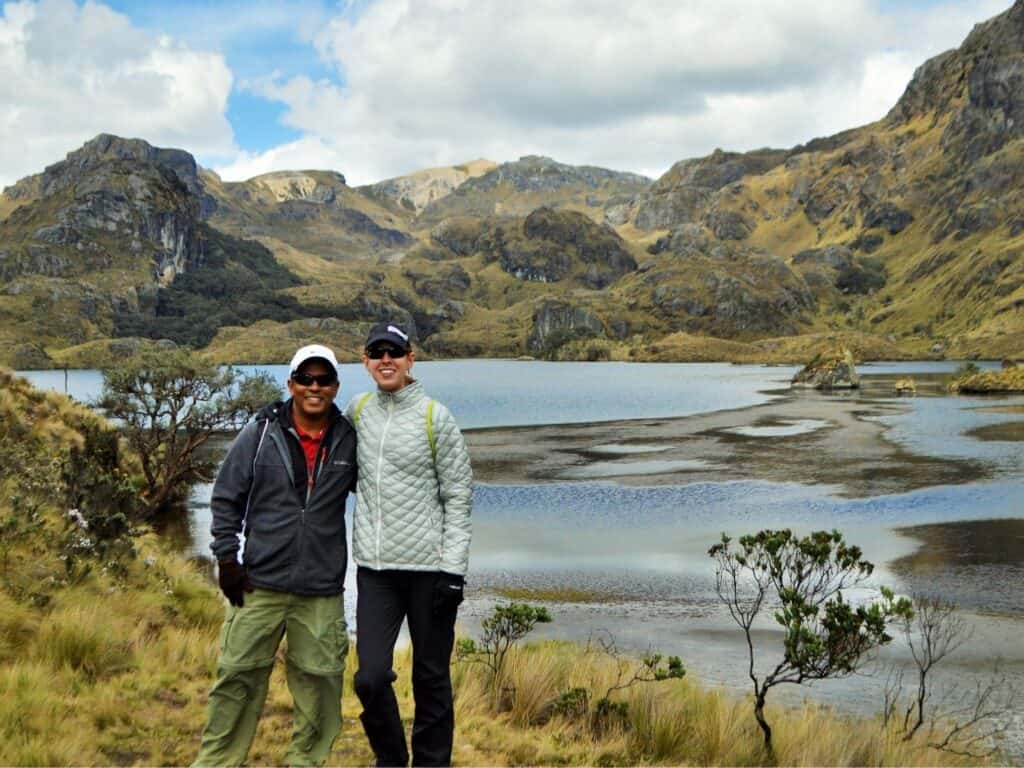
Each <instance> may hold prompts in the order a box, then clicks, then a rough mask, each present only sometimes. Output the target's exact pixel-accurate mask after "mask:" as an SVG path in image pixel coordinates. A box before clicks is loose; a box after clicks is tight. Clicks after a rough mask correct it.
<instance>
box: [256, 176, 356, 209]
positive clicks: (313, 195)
mask: <svg viewBox="0 0 1024 768" xmlns="http://www.w3.org/2000/svg"><path fill="white" fill-rule="evenodd" d="M251 181H252V182H253V183H254V184H256V185H258V186H260V187H262V188H263V189H265V190H267V191H268V192H269V193H270V194H271V196H272V197H273V198H274V200H275V201H276V202H279V203H283V202H286V201H288V200H307V201H309V202H313V203H333V202H334V200H335V198H336V197H337V193H338V191H339V190H340V189H342V188H343V187H345V186H346V183H345V177H344V176H343V175H342V174H340V173H338V172H336V171H274V172H272V173H265V174H263V175H261V176H256V177H255V178H253V179H252V180H251Z"/></svg>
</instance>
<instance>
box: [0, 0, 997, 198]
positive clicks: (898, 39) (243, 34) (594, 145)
mask: <svg viewBox="0 0 1024 768" xmlns="http://www.w3.org/2000/svg"><path fill="white" fill-rule="evenodd" d="M1009 5H1010V2H1009V0H934V1H932V0H913V1H909V0H908V1H906V2H898V1H897V0H831V1H830V2H824V3H823V2H822V1H821V0H758V2H750V1H749V0H631V2H623V1H622V0H525V2H518V3H517V2H512V0H351V1H350V2H326V1H325V0H233V1H227V0H225V1H223V2H210V0H136V1H134V2H133V1H130V0H109V1H108V2H94V1H93V0H87V1H86V2H84V3H83V2H79V1H78V0H24V1H23V2H5V3H2V5H0V9H2V10H0V185H6V184H10V183H12V182H13V181H15V180H17V179H18V178H20V177H22V176H25V175H27V174H30V173H35V172H38V171H40V170H41V169H42V168H43V167H44V166H46V165H47V164H49V163H52V162H55V161H57V160H59V159H61V158H62V157H63V156H64V155H65V154H66V153H67V152H68V151H70V150H72V149H74V148H76V147H78V146H80V145H81V144H82V143H83V142H84V141H86V140H88V139H89V138H91V137H92V136H95V135H96V134H97V133H100V132H108V133H115V134H118V135H122V136H132V137H140V138H144V139H146V140H147V141H149V142H150V143H152V144H155V145H158V146H173V147H181V148H184V149H187V150H189V151H190V152H192V153H193V154H194V155H195V156H196V157H197V159H198V160H199V162H200V163H202V164H203V165H205V166H207V167H210V168H213V169H215V170H216V171H218V172H219V173H220V174H221V175H222V176H223V177H225V178H226V179H230V180H236V179H244V178H248V177H250V176H253V175H256V174H259V173H265V172H267V171H271V170H281V169H294V168H330V169H333V170H338V171H341V172H342V173H344V174H345V176H346V177H347V179H348V181H349V183H350V184H353V185H354V184H364V183H369V182H372V181H378V180H380V179H383V178H387V177H390V176H396V175H400V174H403V173H408V172H411V171H414V170H416V169H419V168H426V167H430V166H437V165H450V164H455V163H459V162H464V161H467V160H471V159H474V158H478V157H486V158H489V159H492V160H495V161H499V162H500V161H505V160H513V159H515V158H517V157H519V156H521V155H525V154H544V155H549V156H551V157H554V158H555V159H557V160H559V161H562V162H568V163H573V164H589V165H600V166H605V167H609V168H615V169H618V170H630V171H636V172H639V173H644V174H647V175H649V176H652V177H657V176H659V175H660V174H662V173H663V172H664V171H666V170H667V169H668V168H669V166H671V165H672V163H674V162H675V161H677V160H680V159H682V158H685V157H694V156H698V155H703V154H706V153H708V152H710V151H711V150H712V149H714V148H716V147H722V148H724V149H733V150H747V149H753V148H756V147H763V146H776V147H788V146H792V145H794V144H798V143H801V142H804V141H807V140H809V139H811V138H814V137H816V136H824V135H828V134H831V133H835V132H836V131H840V130H843V129H845V128H850V127H853V126H855V125H861V124H864V123H867V122H871V121H872V120H876V119H878V118H880V117H882V116H883V115H884V114H885V113H886V112H887V111H888V110H889V108H890V107H891V106H892V105H893V103H895V101H896V100H897V99H898V98H899V96H900V94H901V93H902V91H903V89H904V87H905V86H906V84H907V81H908V80H909V79H910V77H911V75H912V74H913V71H914V69H915V67H917V65H919V64H920V63H921V62H923V61H924V60H925V59H927V58H928V57H930V56H934V55H935V54H937V53H939V52H941V51H943V50H946V49H948V48H952V47H955V46H957V45H959V43H960V42H961V41H962V40H963V38H964V37H965V36H966V35H967V33H968V32H969V31H970V29H971V27H972V26H973V25H974V24H975V23H977V22H979V21H983V20H985V19H987V18H990V17H991V16H994V15H995V14H997V13H1000V12H1002V11H1003V10H1005V9H1006V8H1008V7H1009Z"/></svg>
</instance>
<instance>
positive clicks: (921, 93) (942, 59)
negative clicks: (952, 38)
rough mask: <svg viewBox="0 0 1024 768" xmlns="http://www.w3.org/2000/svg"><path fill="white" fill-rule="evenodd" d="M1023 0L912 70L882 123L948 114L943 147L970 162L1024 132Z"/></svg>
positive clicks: (976, 27)
mask: <svg viewBox="0 0 1024 768" xmlns="http://www.w3.org/2000/svg"><path fill="white" fill-rule="evenodd" d="M1022 94H1024V0H1017V2H1015V3H1014V4H1013V6H1012V7H1011V8H1010V9H1009V10H1007V11H1005V12H1003V13H1001V14H999V15H998V16H995V17H994V18H992V19H989V20H988V21H985V22H982V23H981V24H976V25H975V27H974V29H973V30H972V31H971V33H970V34H969V35H968V36H967V39H966V40H964V42H963V44H962V45H961V46H960V47H959V48H957V49H955V50H950V51H946V52H945V53H941V54H939V55H938V56H936V57H934V58H932V59H929V60H928V61H926V62H925V63H924V64H922V65H921V66H920V67H918V68H917V71H916V72H915V73H914V77H913V78H912V79H911V81H910V84H909V85H908V86H907V88H906V91H905V92H904V94H903V96H902V97H901V98H900V100H899V102H898V103H897V104H896V106H895V107H893V109H892V110H891V111H890V112H889V115H888V116H887V118H886V119H887V121H888V122H890V123H893V122H897V123H899V122H907V121H909V120H912V119H913V118H915V117H918V116H921V115H927V114H936V115H942V114H943V113H944V112H946V111H949V110H950V108H953V113H952V114H953V116H952V119H951V120H950V122H949V125H948V127H947V128H946V131H945V134H944V135H943V138H942V145H943V148H944V149H946V150H947V152H950V151H952V152H954V153H956V154H957V155H959V156H960V157H961V158H963V159H964V160H966V161H968V162H970V161H973V160H976V159H977V158H979V157H982V156H985V155H988V154H991V153H992V152H995V151H997V150H999V149H1000V148H1001V147H1002V146H1003V145H1005V144H1006V142H1008V141H1010V140H1011V139H1016V138H1020V137H1022V136H1024V95H1022Z"/></svg>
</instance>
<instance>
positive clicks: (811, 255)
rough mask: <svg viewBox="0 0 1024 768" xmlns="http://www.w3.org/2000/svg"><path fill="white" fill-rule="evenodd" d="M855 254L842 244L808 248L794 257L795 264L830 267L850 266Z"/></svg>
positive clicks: (842, 267) (841, 267)
mask: <svg viewBox="0 0 1024 768" xmlns="http://www.w3.org/2000/svg"><path fill="white" fill-rule="evenodd" d="M853 260H854V256H853V253H852V252H851V251H850V249H849V248H846V247H845V246H842V245H826V246H825V247H824V248H808V249H807V250H805V251H800V253H798V254H797V255H796V256H794V257H793V263H794V264H814V265H816V266H820V267H828V268H829V269H836V270H838V269H844V268H849V267H850V266H851V265H852V264H853Z"/></svg>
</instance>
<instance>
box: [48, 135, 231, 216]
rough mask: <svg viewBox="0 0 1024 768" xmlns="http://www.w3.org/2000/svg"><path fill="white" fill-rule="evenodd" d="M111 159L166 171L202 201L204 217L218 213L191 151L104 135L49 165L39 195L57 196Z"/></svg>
mask: <svg viewBox="0 0 1024 768" xmlns="http://www.w3.org/2000/svg"><path fill="white" fill-rule="evenodd" d="M110 160H126V161H131V162H134V163H139V164H142V165H149V166H158V167H161V168H166V169H167V170H169V171H170V172H171V173H173V174H174V175H175V176H176V177H177V178H178V179H179V180H180V181H181V183H182V184H184V185H185V188H186V189H188V191H189V192H190V193H191V194H192V195H194V196H195V198H196V200H198V201H199V213H200V215H201V216H202V217H203V218H207V217H209V215H210V214H212V213H213V211H214V210H216V207H217V201H216V200H215V199H214V198H213V197H212V196H210V195H209V194H207V193H206V190H205V189H204V188H203V185H202V183H201V182H200V180H199V172H198V168H197V167H196V161H195V158H194V157H192V155H190V154H189V153H188V152H186V151H184V150H182V149H161V148H159V147H154V146H152V145H151V144H149V143H147V142H145V141H143V140H142V139H123V138H121V137H119V136H112V135H110V134H107V133H101V134H100V135H99V136H97V137H96V138H94V139H92V140H91V141H88V142H86V143H85V144H84V145H82V147H80V148H79V149H76V150H75V151H73V152H69V153H68V155H67V157H66V158H65V159H64V160H62V161H60V162H59V163H54V164H53V165H51V166H48V167H47V168H46V170H44V171H43V173H42V174H41V176H40V181H39V191H40V194H42V195H52V194H55V193H57V192H59V191H60V190H62V189H64V188H65V187H67V186H69V185H73V184H75V183H76V182H77V181H78V180H79V179H81V178H82V177H83V176H86V175H88V174H89V172H90V171H91V170H92V169H93V168H95V167H96V166H98V165H101V164H103V163H105V162H108V161H110Z"/></svg>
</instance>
